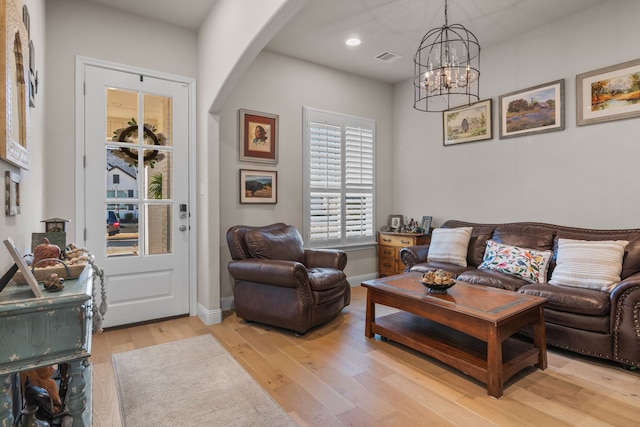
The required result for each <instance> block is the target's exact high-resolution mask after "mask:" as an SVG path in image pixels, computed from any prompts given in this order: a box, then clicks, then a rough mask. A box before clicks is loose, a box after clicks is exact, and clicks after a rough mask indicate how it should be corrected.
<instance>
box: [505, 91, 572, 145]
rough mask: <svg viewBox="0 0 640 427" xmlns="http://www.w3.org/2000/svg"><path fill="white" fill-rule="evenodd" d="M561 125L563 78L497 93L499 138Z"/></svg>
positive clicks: (562, 125) (553, 128)
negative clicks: (503, 93) (505, 92)
mask: <svg viewBox="0 0 640 427" xmlns="http://www.w3.org/2000/svg"><path fill="white" fill-rule="evenodd" d="M563 129H564V79H562V80H556V81H554V82H550V83H545V84H541V85H538V86H534V87H530V88H528V89H524V90H520V91H516V92H511V93H507V94H505V95H502V96H500V138H512V137H516V136H523V135H531V134H534V133H541V132H553V131H559V130H563Z"/></svg>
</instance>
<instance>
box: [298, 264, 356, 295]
mask: <svg viewBox="0 0 640 427" xmlns="http://www.w3.org/2000/svg"><path fill="white" fill-rule="evenodd" d="M307 274H309V283H310V284H311V289H313V290H314V291H326V290H327V289H332V288H335V287H336V286H344V281H345V280H346V278H347V276H346V275H345V274H344V272H343V271H342V270H337V269H335V268H309V269H307Z"/></svg>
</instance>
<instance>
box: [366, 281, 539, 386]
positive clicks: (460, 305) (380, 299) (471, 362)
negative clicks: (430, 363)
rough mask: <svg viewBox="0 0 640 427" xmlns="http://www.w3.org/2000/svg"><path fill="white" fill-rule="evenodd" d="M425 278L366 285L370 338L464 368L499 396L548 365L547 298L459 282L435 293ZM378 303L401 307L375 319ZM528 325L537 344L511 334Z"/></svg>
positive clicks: (368, 332)
mask: <svg viewBox="0 0 640 427" xmlns="http://www.w3.org/2000/svg"><path fill="white" fill-rule="evenodd" d="M421 277H422V274H421V273H404V274H399V275H396V276H390V277H384V278H380V279H375V280H368V281H365V282H363V283H362V286H364V287H365V288H367V313H366V324H365V332H364V333H365V335H366V336H367V337H369V338H372V337H373V336H374V335H375V334H379V335H380V336H381V337H382V338H383V339H390V340H393V341H396V342H398V343H401V344H404V345H406V346H408V347H411V348H413V349H415V350H418V351H420V352H422V353H424V354H427V355H429V356H431V357H433V358H435V359H438V360H440V361H441V362H444V363H446V364H447V365H449V366H452V367H454V368H456V369H459V370H461V371H462V372H464V373H466V374H467V375H470V376H471V377H473V378H475V379H477V380H479V381H482V382H483V383H485V384H486V385H487V393H488V394H489V395H490V396H493V397H495V398H500V397H502V391H503V388H504V383H505V381H507V380H508V379H509V378H511V377H512V376H514V375H515V374H516V373H518V372H520V371H521V370H522V369H524V368H526V367H528V366H532V365H535V366H536V367H538V368H540V369H545V368H546V367H547V344H546V332H545V327H544V312H543V305H544V304H545V302H546V299H544V298H539V297H534V296H531V295H525V294H520V293H518V292H512V291H506V290H503V289H496V288H492V287H487V286H480V285H473V284H471V283H465V282H460V281H459V282H457V283H456V284H455V285H454V286H453V287H452V288H450V289H449V290H448V291H447V293H446V294H431V293H429V291H428V290H427V288H426V287H425V286H424V285H422V284H421V283H420V278H421ZM376 304H381V305H386V306H389V307H394V308H398V309H400V310H401V311H399V312H396V313H393V314H390V315H387V316H383V317H379V318H377V319H376V315H375V313H376V311H375V305H376ZM527 326H532V327H533V344H532V343H529V342H526V341H524V340H518V339H516V338H513V337H512V335H514V334H515V333H517V332H518V331H520V330H521V329H523V328H525V327H527Z"/></svg>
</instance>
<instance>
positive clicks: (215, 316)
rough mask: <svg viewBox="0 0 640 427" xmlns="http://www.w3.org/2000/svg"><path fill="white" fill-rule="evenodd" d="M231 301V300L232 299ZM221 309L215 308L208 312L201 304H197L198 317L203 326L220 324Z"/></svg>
mask: <svg viewBox="0 0 640 427" xmlns="http://www.w3.org/2000/svg"><path fill="white" fill-rule="evenodd" d="M232 299H233V298H232ZM222 311H223V310H222V309H221V308H216V309H214V310H209V309H207V308H204V307H203V306H202V304H198V317H199V318H200V320H202V322H204V324H205V325H215V324H217V323H221V322H222Z"/></svg>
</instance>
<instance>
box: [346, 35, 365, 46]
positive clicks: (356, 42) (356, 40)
mask: <svg viewBox="0 0 640 427" xmlns="http://www.w3.org/2000/svg"><path fill="white" fill-rule="evenodd" d="M360 43H362V42H361V41H360V39H359V38H356V37H354V38H351V39H348V40H347V41H346V42H344V44H346V45H347V46H358V45H359V44H360Z"/></svg>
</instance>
